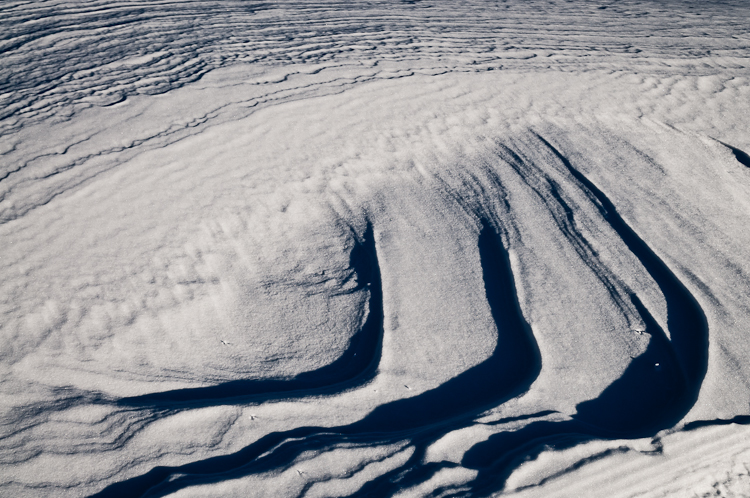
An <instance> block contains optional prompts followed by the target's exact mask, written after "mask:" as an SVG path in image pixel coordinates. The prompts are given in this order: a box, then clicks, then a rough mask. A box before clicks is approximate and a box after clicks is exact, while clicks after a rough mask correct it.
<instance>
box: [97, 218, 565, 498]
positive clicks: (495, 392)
mask: <svg viewBox="0 0 750 498" xmlns="http://www.w3.org/2000/svg"><path fill="white" fill-rule="evenodd" d="M477 244H478V247H479V254H480V258H481V263H482V272H483V277H484V282H485V292H486V296H487V301H488V304H489V305H490V309H491V312H492V316H493V318H494V319H495V321H496V323H497V327H498V334H499V336H498V342H497V346H496V347H495V350H494V352H493V353H492V355H491V356H490V358H488V359H487V360H485V361H484V362H482V363H480V364H479V365H477V366H475V367H472V368H470V369H469V370H467V371H465V372H463V373H461V374H459V375H458V376H456V377H454V378H453V379H450V380H448V381H447V382H445V383H443V384H442V385H440V386H439V387H437V388H435V389H432V390H429V391H426V392H424V393H422V394H419V395H417V396H414V397H412V398H406V399H400V400H397V401H393V402H390V403H387V404H384V405H381V406H378V407H377V408H376V409H375V410H373V411H372V412H371V413H370V414H369V415H367V416H366V417H365V418H363V419H362V420H360V421H358V422H355V423H353V424H351V425H348V426H341V427H333V428H321V427H301V428H297V429H293V430H291V431H287V432H283V433H274V434H269V435H267V436H265V437H263V438H261V439H260V440H259V441H257V442H255V443H253V444H251V445H250V446H248V447H246V448H244V449H242V450H241V451H239V452H236V453H234V454H231V455H226V456H219V457H213V458H211V459H208V460H205V461H198V462H194V463H190V464H187V465H184V466H181V467H177V468H168V467H159V468H155V469H153V470H152V471H151V472H149V473H147V474H145V475H143V476H140V477H137V478H133V479H128V480H126V481H123V482H119V483H116V484H112V485H110V486H108V487H107V488H105V489H104V490H102V491H101V492H100V493H98V494H97V495H94V496H121V495H131V496H137V495H140V494H144V493H145V494H148V495H164V494H167V493H172V492H174V491H176V490H178V489H182V488H185V487H188V486H192V485H196V484H200V483H204V482H216V481H217V480H223V479H227V478H229V479H235V478H238V477H242V476H246V475H249V474H254V473H258V472H263V471H264V470H269V469H273V468H281V467H287V466H289V465H290V464H291V463H292V462H293V461H295V459H297V458H298V457H299V456H300V455H301V454H302V453H303V452H310V451H314V452H321V451H329V450H330V449H331V448H335V447H337V446H340V445H342V444H344V443H345V442H348V441H351V440H354V441H360V442H366V443H367V444H368V445H370V446H373V445H381V446H382V445H386V444H399V443H402V442H404V441H409V445H410V446H411V447H413V448H415V450H414V452H413V454H412V455H411V457H410V458H409V459H408V460H407V461H406V462H405V463H403V464H402V465H400V466H398V467H397V468H395V469H394V470H391V471H389V472H386V473H385V474H383V475H381V476H379V477H377V478H374V479H372V480H370V481H369V482H367V484H365V485H364V486H363V487H362V488H361V489H360V491H359V492H360V493H365V494H367V493H375V494H376V495H381V496H384V495H389V494H393V493H395V492H396V491H398V489H401V488H402V487H403V486H404V485H405V484H407V483H409V482H413V483H417V482H420V481H421V480H423V479H424V478H425V476H426V475H431V474H434V473H435V472H437V471H438V470H440V469H442V468H445V467H446V466H445V464H440V463H434V464H430V465H423V464H422V459H423V458H424V455H425V453H426V451H427V449H428V448H429V447H430V446H431V445H432V444H433V443H434V442H435V441H437V440H438V439H440V438H441V437H442V436H443V435H444V434H446V433H447V432H450V431H452V430H456V429H459V428H462V427H467V426H471V425H472V419H473V418H474V417H475V416H476V415H478V414H479V413H481V412H482V411H483V410H486V409H487V408H491V407H493V406H496V405H497V404H499V403H502V402H504V401H506V400H508V399H510V398H512V397H514V396H517V395H519V394H521V393H523V392H524V391H526V390H527V389H528V388H529V386H530V385H531V383H532V382H533V380H534V379H535V378H536V376H537V375H538V373H539V370H540V368H541V357H540V356H539V351H538V348H537V347H536V344H535V341H534V338H533V336H532V335H531V331H530V328H529V326H528V324H527V323H526V321H525V319H524V317H523V313H522V311H521V309H520V307H519V303H518V298H517V296H516V290H515V284H514V280H513V275H512V270H511V264H510V260H509V256H508V252H507V250H506V249H505V248H504V246H503V242H502V239H501V237H500V235H499V234H498V233H497V232H496V231H495V229H493V228H492V226H491V223H490V222H489V221H487V220H484V221H482V225H481V230H480V233H479V235H478V241H477ZM549 413H551V412H543V413H540V414H536V415H526V416H521V417H518V418H517V419H518V420H525V419H528V418H529V417H542V416H546V415H548V414H549ZM514 420H515V419H514ZM396 474H399V475H402V478H401V479H399V483H398V484H395V483H394V482H393V477H394V476H395V475H396ZM403 475H406V477H403Z"/></svg>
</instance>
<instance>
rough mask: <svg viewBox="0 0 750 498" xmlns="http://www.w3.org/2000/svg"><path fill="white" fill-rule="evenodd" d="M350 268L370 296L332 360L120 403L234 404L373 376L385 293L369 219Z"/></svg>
mask: <svg viewBox="0 0 750 498" xmlns="http://www.w3.org/2000/svg"><path fill="white" fill-rule="evenodd" d="M350 267H351V268H352V269H353V273H354V275H356V278H357V286H356V288H355V289H353V290H352V292H356V291H358V290H362V289H368V290H369V292H370V299H369V302H368V308H369V309H368V314H367V318H366V319H365V322H364V324H363V325H362V327H361V328H360V330H358V331H357V332H356V333H355V334H354V335H353V336H352V338H351V341H350V343H349V347H348V348H347V350H346V351H345V352H344V353H343V354H342V355H341V356H340V357H339V358H337V359H336V360H335V361H334V362H333V363H330V364H328V365H326V366H324V367H321V368H319V369H317V370H313V371H310V372H303V373H301V374H299V375H297V376H296V377H294V378H292V379H289V380H276V379H269V380H252V379H247V380H234V381H229V382H223V383H221V384H218V385H215V386H209V387H198V388H188V389H176V390H172V391H165V392H158V393H150V394H144V395H141V396H133V397H127V398H121V399H120V400H118V404H119V405H122V406H135V407H145V406H148V407H165V406H168V407H172V406H175V405H176V404H180V405H182V404H190V405H195V404H198V405H206V404H210V405H216V404H227V403H236V402H237V401H238V400H237V399H236V398H239V397H248V396H264V398H266V399H267V398H271V397H283V398H285V399H290V398H299V397H304V396H310V395H317V394H333V393H336V392H341V391H343V390H345V389H349V388H351V387H353V386H355V385H359V384H362V383H364V382H367V381H368V380H370V379H372V377H373V376H374V375H375V372H376V370H377V366H378V363H379V362H380V352H381V343H382V336H383V291H382V287H381V282H380V268H379V265H378V258H377V253H376V251H375V238H374V234H373V230H372V226H371V225H370V224H369V223H368V225H367V229H366V231H365V233H364V235H363V237H362V240H361V241H357V242H356V243H355V246H354V248H353V249H352V251H351V255H350Z"/></svg>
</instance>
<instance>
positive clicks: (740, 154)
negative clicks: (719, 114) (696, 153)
mask: <svg viewBox="0 0 750 498" xmlns="http://www.w3.org/2000/svg"><path fill="white" fill-rule="evenodd" d="M717 142H719V143H720V144H721V145H723V146H724V147H726V148H727V149H729V150H731V151H732V154H734V157H735V159H737V161H738V162H739V163H740V164H742V165H743V166H746V167H748V168H750V155H748V154H747V152H745V151H742V150H740V149H738V148H736V147H732V146H731V145H729V144H725V143H724V142H721V141H719V140H717Z"/></svg>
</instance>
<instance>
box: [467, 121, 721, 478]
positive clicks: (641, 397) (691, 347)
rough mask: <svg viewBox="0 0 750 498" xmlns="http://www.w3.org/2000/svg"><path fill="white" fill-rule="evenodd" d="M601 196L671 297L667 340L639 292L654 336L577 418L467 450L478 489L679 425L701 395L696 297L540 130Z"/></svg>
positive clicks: (704, 363) (612, 220)
mask: <svg viewBox="0 0 750 498" xmlns="http://www.w3.org/2000/svg"><path fill="white" fill-rule="evenodd" d="M537 137H538V139H539V140H540V141H541V142H542V143H543V144H544V145H545V146H546V147H548V148H549V149H550V150H551V151H552V152H553V154H554V155H555V156H556V157H557V158H558V159H559V161H560V162H561V163H562V164H563V165H564V166H565V167H566V168H567V169H568V171H569V172H570V174H571V175H572V176H573V177H574V178H575V179H576V180H577V181H578V182H579V183H580V184H581V185H582V187H583V188H585V189H586V190H587V191H588V192H589V193H590V194H591V196H592V198H594V199H596V201H597V206H598V207H599V209H600V212H601V214H602V216H603V217H604V218H605V219H606V220H607V222H608V223H609V224H610V225H611V226H612V228H614V229H615V231H616V232H617V233H618V234H619V236H620V237H621V238H622V240H623V242H624V243H625V244H626V245H627V246H628V248H629V249H630V250H631V251H632V252H633V254H634V255H635V256H636V257H637V258H638V259H639V260H640V262H641V263H642V264H643V266H644V268H645V269H646V270H647V271H648V272H649V273H650V274H651V276H652V277H653V278H654V280H655V281H656V282H657V284H658V285H659V287H660V289H661V290H662V293H663V294H664V297H665V299H666V302H667V308H668V322H669V331H670V336H671V340H669V339H667V337H666V336H665V334H664V332H663V331H662V330H661V328H660V327H659V325H658V324H657V323H656V321H655V320H654V319H653V318H652V317H651V315H650V313H649V312H648V310H647V309H646V308H645V307H644V306H643V305H642V304H641V303H640V301H639V300H638V298H637V296H636V295H635V294H633V295H631V299H632V300H633V305H634V306H635V307H636V308H637V310H638V312H639V313H640V314H641V317H642V318H643V320H644V322H645V325H646V328H645V333H647V334H650V335H651V341H650V343H649V346H648V348H647V350H646V351H645V352H644V353H643V354H642V355H640V356H639V357H637V358H635V359H633V361H632V362H631V364H630V365H629V366H628V368H627V369H626V370H625V372H624V373H623V375H622V376H621V377H620V378H619V379H617V380H616V381H615V382H614V383H612V384H611V385H610V386H609V387H608V388H607V389H605V390H604V392H602V393H601V395H600V396H599V397H598V398H596V399H593V400H589V401H585V402H583V403H580V404H578V405H577V407H576V408H577V413H576V414H575V415H573V417H572V420H569V421H563V422H547V421H542V422H533V423H531V424H529V425H528V426H526V427H524V428H522V429H520V430H518V431H514V432H503V433H499V434H496V435H493V436H491V437H490V438H489V439H488V440H487V441H486V442H483V443H479V444H477V445H476V446H475V447H474V448H472V449H471V450H470V451H468V452H467V453H466V455H465V457H464V459H463V460H462V464H463V465H464V466H466V467H468V468H472V469H476V470H478V472H479V473H478V476H477V478H476V481H475V486H476V488H475V491H480V490H481V491H482V492H489V491H492V490H496V489H502V487H503V486H504V484H505V480H506V479H507V478H508V477H509V476H510V475H511V473H512V472H513V471H514V470H515V469H516V468H517V466H518V465H519V464H520V463H522V462H523V461H524V460H526V459H529V458H532V459H533V458H535V457H536V456H538V455H539V454H540V452H541V451H543V450H544V449H545V448H554V449H555V450H565V449H569V448H572V447H574V446H576V445H579V444H581V443H582V442H586V441H589V440H592V439H621V438H643V437H648V436H653V435H655V434H656V433H657V432H658V431H660V430H662V429H667V428H670V427H673V426H675V425H676V424H677V423H678V422H679V421H680V419H681V418H682V417H684V416H685V415H686V414H687V412H688V411H689V410H690V408H692V406H693V404H694V403H695V401H696V400H697V399H698V393H699V391H700V388H701V383H702V381H703V377H704V376H705V374H706V370H707V367H708V324H707V320H706V317H705V315H704V313H703V310H702V309H701V307H700V305H699V304H698V303H697V301H696V300H695V298H694V297H693V296H692V295H691V294H690V293H689V292H688V290H687V289H686V288H685V286H684V285H683V284H682V283H681V282H680V281H679V279H677V278H676V277H675V275H674V274H673V273H672V272H671V270H670V269H669V268H668V267H667V266H666V265H665V264H664V263H663V262H662V260H661V259H660V258H659V257H658V256H657V255H656V254H654V252H653V251H652V250H651V249H650V248H649V247H648V245H646V243H645V242H644V241H643V240H642V239H641V238H640V237H639V236H638V235H637V234H636V233H635V232H634V231H633V230H632V229H631V228H630V227H629V226H628V224H627V223H625V221H624V220H623V219H622V218H621V217H620V215H619V214H618V213H617V210H616V209H615V207H614V205H613V204H612V203H611V201H610V200H609V199H608V198H607V197H606V196H605V195H604V193H602V192H601V191H600V190H599V189H598V188H597V187H596V186H595V185H594V184H593V183H591V182H590V181H589V180H588V179H587V178H586V177H585V176H583V175H582V174H581V173H580V172H579V171H578V170H577V169H575V167H574V166H573V165H572V164H571V163H570V161H569V160H568V159H567V158H566V157H565V156H564V155H563V154H562V153H560V152H559V151H558V150H557V149H556V148H555V147H554V146H553V145H552V144H551V143H550V142H549V141H547V140H546V139H544V138H543V137H541V136H539V135H537Z"/></svg>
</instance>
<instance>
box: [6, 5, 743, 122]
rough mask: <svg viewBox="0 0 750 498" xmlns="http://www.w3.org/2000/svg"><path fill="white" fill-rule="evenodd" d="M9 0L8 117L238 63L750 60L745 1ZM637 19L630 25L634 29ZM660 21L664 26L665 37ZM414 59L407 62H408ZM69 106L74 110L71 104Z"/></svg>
mask: <svg viewBox="0 0 750 498" xmlns="http://www.w3.org/2000/svg"><path fill="white" fill-rule="evenodd" d="M599 7H602V6H600V5H598V4H596V3H594V2H584V3H582V4H581V3H577V4H569V3H568V2H562V1H555V2H543V1H541V0H536V1H533V2H510V3H507V2H503V3H502V4H498V5H489V4H486V3H485V2H479V1H466V2H461V3H458V4H457V3H455V2H447V1H444V0H433V1H430V2H426V1H425V2H368V3H366V4H363V3H361V2H351V1H335V2H299V1H284V2H272V3H264V2H254V3H247V2H217V1H210V0H204V1H198V0H193V1H188V0H185V1H181V2H150V1H131V2H123V3H118V4H112V3H110V2H100V1H88V2H83V1H78V2H62V1H56V0H49V1H45V2H36V3H35V4H33V5H29V4H27V3H13V2H5V3H4V4H3V6H2V8H1V9H0V12H1V13H2V16H0V20H1V21H0V28H2V29H0V32H2V33H3V34H2V35H0V54H2V55H1V56H0V60H2V61H3V64H1V65H0V67H2V68H3V69H2V70H0V95H4V96H5V99H4V100H5V104H4V105H3V106H2V110H1V111H0V119H3V118H7V117H11V116H13V117H21V116H25V115H39V114H40V113H43V114H49V113H54V112H57V110H56V108H58V107H59V106H60V105H62V104H65V105H70V104H75V105H80V106H90V105H113V104H117V103H119V102H121V101H122V100H124V99H125V98H127V97H128V96H131V95H135V94H147V95H151V94H159V93H164V92H167V91H169V90H173V89H175V88H178V87H180V86H183V85H185V84H187V83H189V82H193V81H196V80H198V79H200V78H201V77H202V76H204V75H205V74H207V73H208V72H209V71H211V70H212V69H215V68H218V67H226V66H228V65H231V64H235V63H237V62H252V63H256V64H258V63H260V64H289V63H305V64H309V63H323V64H330V63H331V62H336V63H340V61H344V60H345V61H357V62H358V63H362V64H374V63H378V62H385V61H390V62H398V61H403V62H407V63H408V64H412V68H415V69H419V68H420V65H425V66H426V67H432V68H440V67H443V68H445V69H448V70H450V69H454V68H455V67H457V66H460V67H463V68H466V69H474V70H486V69H488V68H495V69H496V68H499V67H524V68H547V67H550V66H552V67H560V68H563V69H573V70H577V69H585V68H591V67H600V68H601V67H613V66H617V65H620V66H622V65H624V64H627V65H629V66H630V67H639V68H640V69H641V70H651V71H653V70H657V71H670V70H672V67H674V68H676V69H677V70H678V71H681V72H683V71H685V69H686V68H687V67H689V68H691V69H692V70H697V71H708V72H711V71H716V70H717V69H723V70H726V69H730V70H731V69H738V68H739V69H744V68H746V67H747V53H746V45H745V43H744V41H743V40H742V38H740V37H737V36H736V33H737V32H738V30H740V29H743V28H744V25H743V24H742V23H743V19H744V16H743V15H741V14H740V12H741V9H742V8H743V7H744V5H743V3H742V2H739V1H738V2H722V3H721V4H720V5H712V9H711V11H712V12H711V14H712V15H711V23H710V24H706V23H702V24H701V25H702V29H704V30H709V31H710V36H707V35H706V34H705V33H704V35H703V36H701V38H700V42H697V41H696V39H695V36H694V33H693V28H694V24H695V23H696V22H699V21H701V19H702V18H701V12H700V9H693V8H692V6H690V7H689V8H687V9H684V10H682V9H675V8H672V7H671V6H670V5H668V4H667V5H665V4H663V2H656V1H654V2H618V3H617V4H616V5H615V4H613V5H607V6H603V7H605V8H604V9H602V8H599ZM624 27H626V28H624ZM654 33H658V36H654ZM403 69H408V67H407V68H403ZM65 112H72V109H70V108H69V109H66V111H65Z"/></svg>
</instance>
